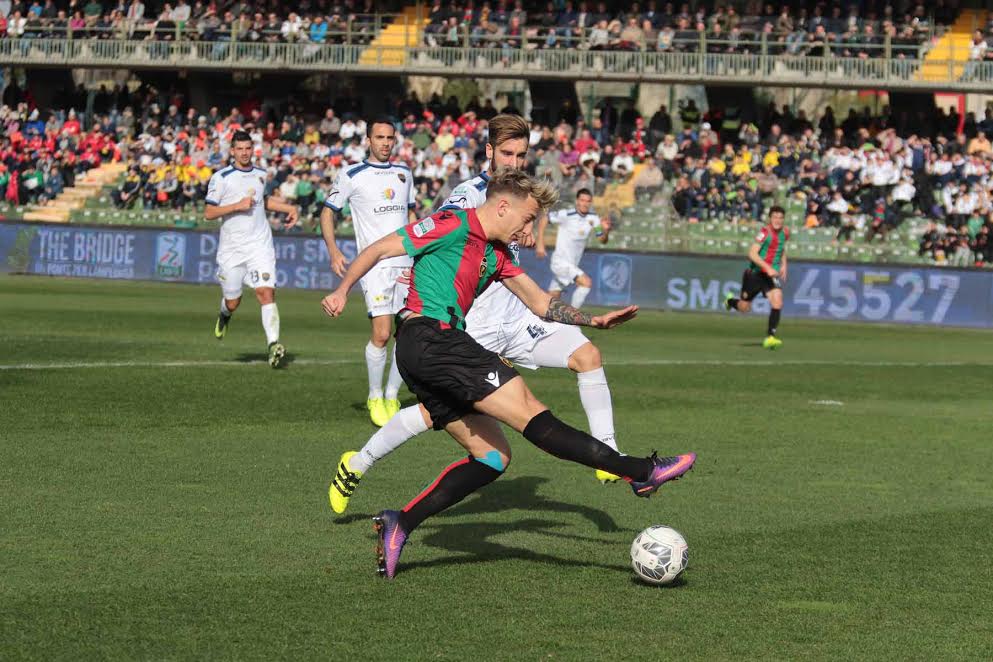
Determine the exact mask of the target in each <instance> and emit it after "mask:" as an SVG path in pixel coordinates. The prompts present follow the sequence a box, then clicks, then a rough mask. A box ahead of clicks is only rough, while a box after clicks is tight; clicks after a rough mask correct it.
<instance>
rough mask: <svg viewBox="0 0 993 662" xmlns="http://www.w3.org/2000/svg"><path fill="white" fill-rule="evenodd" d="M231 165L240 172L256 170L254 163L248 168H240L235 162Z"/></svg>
mask: <svg viewBox="0 0 993 662" xmlns="http://www.w3.org/2000/svg"><path fill="white" fill-rule="evenodd" d="M231 167H232V168H234V169H235V170H237V171H238V172H251V171H253V170H255V165H254V164H253V165H250V166H248V167H247V168H239V167H238V166H236V165H235V164H233V163H232V164H231Z"/></svg>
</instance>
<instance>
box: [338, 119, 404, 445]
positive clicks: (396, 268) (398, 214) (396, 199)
mask: <svg viewBox="0 0 993 662" xmlns="http://www.w3.org/2000/svg"><path fill="white" fill-rule="evenodd" d="M366 136H367V137H368V140H369V156H368V158H367V159H366V160H364V161H363V162H362V163H360V164H358V165H353V166H349V167H346V168H342V170H341V171H340V172H339V173H338V177H337V179H335V181H334V185H333V186H332V187H331V193H329V194H328V197H327V200H325V201H324V209H323V210H322V211H321V233H322V234H323V235H324V243H325V244H327V248H328V254H329V255H330V256H331V270H332V271H334V273H335V274H337V275H338V277H341V276H344V275H345V265H346V260H345V256H344V255H342V253H341V251H340V250H339V249H338V245H337V244H336V243H335V240H334V221H335V216H336V215H340V214H341V210H342V209H343V208H344V207H345V203H346V202H347V203H348V205H349V207H350V208H351V211H352V225H353V227H354V228H355V244H356V247H357V248H358V252H360V253H361V252H362V250H363V249H364V248H365V247H366V246H368V245H369V244H372V243H374V242H375V241H376V240H378V239H381V238H382V237H384V236H386V235H388V234H391V233H393V232H396V231H397V230H398V229H399V228H401V227H403V226H405V225H407V223H412V222H413V221H416V220H417V217H416V215H415V213H414V203H415V198H414V193H415V189H414V177H413V175H412V173H411V172H410V168H408V167H407V166H406V165H404V164H402V163H394V162H392V161H390V157H391V156H392V154H393V150H394V148H395V147H396V142H397V138H396V128H395V127H394V126H393V123H392V122H391V120H390V119H389V118H385V117H384V118H376V119H373V120H371V121H369V122H367V123H366ZM412 264H413V260H411V258H409V257H407V256H401V257H395V258H391V259H389V260H384V261H382V262H380V263H379V264H377V265H376V266H375V267H374V268H373V269H372V270H371V271H370V272H369V273H367V274H366V275H365V276H363V277H362V280H361V281H360V283H361V285H362V293H363V294H364V295H365V305H366V310H367V311H368V313H369V320H370V322H371V323H372V332H371V334H370V337H369V342H368V343H367V344H366V347H365V362H366V371H367V373H368V376H369V397H368V399H367V400H366V407H368V409H369V418H370V419H371V420H372V422H373V423H374V424H376V425H379V426H382V425H385V424H386V422H387V421H388V420H390V418H392V417H393V415H394V414H396V413H397V412H398V411H400V400H399V397H398V394H399V392H400V386H401V385H402V384H403V378H402V377H400V372H399V370H397V366H396V357H394V358H393V360H392V362H391V363H392V365H391V366H390V372H389V376H388V378H387V380H386V388H385V389H384V388H383V373H384V372H385V371H386V359H387V350H386V345H387V343H388V342H389V340H390V335H392V333H393V316H394V315H395V314H396V313H397V312H398V311H399V310H400V309H401V308H403V304H404V301H405V300H406V299H407V284H406V279H407V276H408V275H409V270H410V267H411V265H412Z"/></svg>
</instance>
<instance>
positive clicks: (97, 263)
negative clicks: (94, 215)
mask: <svg viewBox="0 0 993 662" xmlns="http://www.w3.org/2000/svg"><path fill="white" fill-rule="evenodd" d="M338 245H339V247H340V248H341V250H342V252H343V253H344V254H345V256H346V257H347V258H348V259H349V260H351V259H352V258H354V257H355V242H354V241H353V240H350V239H349V240H339V241H338ZM275 248H276V267H277V268H276V271H277V273H276V285H277V287H281V288H285V287H290V288H303V289H314V290H325V291H329V290H330V289H332V288H333V287H334V286H335V284H336V283H337V280H338V279H337V277H335V276H334V275H333V274H332V273H331V270H330V266H329V260H328V254H327V249H326V247H325V246H324V242H323V240H321V239H320V238H317V237H313V236H293V235H277V236H276V237H275ZM216 251H217V235H216V234H214V233H211V232H204V231H199V230H161V229H152V228H134V229H118V228H105V227H101V228H95V227H87V226H77V225H73V226H65V225H51V224H43V223H9V222H8V223H0V271H2V272H14V273H29V274H40V275H51V276H69V277H88V278H117V279H127V280H155V281H175V282H184V283H215V282H216V278H215V269H216V264H215V254H216ZM521 260H522V265H523V266H524V268H525V269H526V270H527V271H528V273H529V274H530V275H531V276H532V277H533V278H534V279H535V280H536V281H537V282H538V284H539V285H541V286H542V287H545V286H547V285H548V283H549V282H550V280H551V273H550V272H549V268H548V260H547V259H545V260H538V259H537V258H536V257H535V256H534V253H533V252H532V251H524V252H523V253H522V256H521ZM745 264H746V260H745V258H744V257H714V256H689V255H673V254H663V253H651V254H642V253H612V252H606V251H589V252H587V254H586V255H585V256H584V257H583V262H582V265H581V266H582V268H583V270H584V271H586V273H588V274H590V276H591V277H592V278H593V291H592V292H591V293H590V296H589V298H588V299H587V301H588V302H589V303H590V304H592V305H610V306H616V305H624V304H628V303H636V304H638V305H639V306H643V307H645V308H664V309H667V310H690V311H713V312H719V311H722V310H723V299H724V292H727V291H734V292H737V291H738V287H739V285H740V282H741V274H742V271H743V270H744V268H745ZM785 295H786V303H785V310H784V312H785V314H786V315H787V316H790V317H800V318H816V319H836V320H846V321H871V322H899V323H911V324H935V325H942V324H947V325H954V326H970V327H979V328H993V272H990V271H985V270H984V271H972V270H966V269H948V268H938V267H898V266H889V265H862V264H860V265H851V264H843V263H836V262H831V263H820V262H807V261H802V260H790V271H789V281H788V282H787V284H786V288H785ZM754 309H755V312H756V313H759V314H762V313H764V312H767V311H768V302H766V301H765V299H759V300H758V301H757V302H756V305H755V308H754Z"/></svg>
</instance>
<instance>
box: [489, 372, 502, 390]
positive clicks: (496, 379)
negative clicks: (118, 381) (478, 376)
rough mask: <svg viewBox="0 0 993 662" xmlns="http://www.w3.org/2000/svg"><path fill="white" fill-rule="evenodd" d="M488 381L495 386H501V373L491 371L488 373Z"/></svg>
mask: <svg viewBox="0 0 993 662" xmlns="http://www.w3.org/2000/svg"><path fill="white" fill-rule="evenodd" d="M486 381H487V382H488V383H490V384H492V385H493V388H500V375H498V374H497V373H495V372H491V373H489V374H488V375H486Z"/></svg>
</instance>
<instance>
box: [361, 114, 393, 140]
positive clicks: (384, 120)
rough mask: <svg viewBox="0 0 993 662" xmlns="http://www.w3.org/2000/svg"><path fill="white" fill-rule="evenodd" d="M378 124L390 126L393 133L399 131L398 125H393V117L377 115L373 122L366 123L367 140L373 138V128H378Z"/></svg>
mask: <svg viewBox="0 0 993 662" xmlns="http://www.w3.org/2000/svg"><path fill="white" fill-rule="evenodd" d="M377 124H389V125H390V128H391V129H393V132H394V133H395V132H396V130H397V128H396V125H394V124H393V118H392V117H390V116H389V115H376V116H375V117H373V118H372V119H371V120H369V121H368V122H366V125H365V137H366V138H372V127H374V126H376V125H377Z"/></svg>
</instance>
